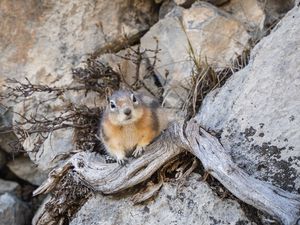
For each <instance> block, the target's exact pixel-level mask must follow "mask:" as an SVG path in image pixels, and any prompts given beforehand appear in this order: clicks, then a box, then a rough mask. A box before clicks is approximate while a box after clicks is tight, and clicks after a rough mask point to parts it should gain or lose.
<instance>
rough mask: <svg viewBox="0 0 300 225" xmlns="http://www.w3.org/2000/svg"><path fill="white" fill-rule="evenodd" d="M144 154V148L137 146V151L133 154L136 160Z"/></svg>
mask: <svg viewBox="0 0 300 225" xmlns="http://www.w3.org/2000/svg"><path fill="white" fill-rule="evenodd" d="M143 152H144V147H141V146H137V147H136V149H135V150H134V152H133V153H132V155H133V157H134V158H137V157H139V156H140V155H142V154H143Z"/></svg>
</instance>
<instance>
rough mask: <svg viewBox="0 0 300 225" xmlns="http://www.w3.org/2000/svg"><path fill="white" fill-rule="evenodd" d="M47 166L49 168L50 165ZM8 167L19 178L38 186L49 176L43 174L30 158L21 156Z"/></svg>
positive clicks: (9, 163) (8, 164)
mask: <svg viewBox="0 0 300 225" xmlns="http://www.w3.org/2000/svg"><path fill="white" fill-rule="evenodd" d="M48 157H49V156H48ZM50 158H51V157H50ZM47 166H49V164H47ZM7 167H8V168H9V169H10V171H12V172H13V173H14V174H15V175H17V176H18V177H19V178H21V179H23V180H26V181H28V182H29V183H31V184H34V185H37V186H38V185H41V184H42V183H43V181H44V180H46V178H47V174H46V173H43V172H41V171H40V170H39V168H38V167H37V166H36V165H35V164H33V162H32V161H31V160H30V159H29V158H28V157H23V156H20V157H18V158H14V159H13V160H11V161H10V162H8V163H7ZM49 167H50V166H49Z"/></svg>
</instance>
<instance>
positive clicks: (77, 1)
mask: <svg viewBox="0 0 300 225" xmlns="http://www.w3.org/2000/svg"><path fill="white" fill-rule="evenodd" d="M0 19H1V21H2V23H1V25H0V37H1V41H0V77H3V76H4V77H10V78H13V77H17V78H23V77H24V76H27V77H30V78H31V81H32V82H35V81H40V80H42V79H43V82H44V83H47V84H50V83H53V82H56V81H57V80H58V79H65V76H66V73H70V69H71V68H72V67H74V65H77V64H79V63H80V62H81V61H82V60H83V58H85V57H86V56H87V55H88V54H92V53H95V52H98V51H99V52H101V51H105V49H107V48H108V47H109V46H110V47H111V48H116V50H117V49H118V48H120V47H121V46H122V45H123V44H124V43H125V40H124V34H126V35H127V37H128V39H129V41H133V40H136V39H137V38H138V37H139V35H140V34H141V33H142V32H144V31H146V30H147V29H149V27H150V25H151V24H153V23H154V22H155V21H156V20H157V12H156V5H155V4H154V2H152V1H144V0H143V1H140V0H134V1H129V0H126V1H123V0H114V1H105V0H99V1H92V2H91V1H88V0H86V1H81V0H71V1H63V0H59V1H56V0H51V1H46V2H36V1H34V0H29V1H17V2H12V1H10V0H4V1H1V3H0ZM35 83H36V82H35Z"/></svg>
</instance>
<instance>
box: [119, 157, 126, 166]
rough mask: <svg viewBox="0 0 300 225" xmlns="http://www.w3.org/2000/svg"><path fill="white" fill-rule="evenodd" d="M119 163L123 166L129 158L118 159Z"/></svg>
mask: <svg viewBox="0 0 300 225" xmlns="http://www.w3.org/2000/svg"><path fill="white" fill-rule="evenodd" d="M117 163H118V164H119V165H121V166H125V165H126V164H127V163H128V160H127V158H122V159H117Z"/></svg>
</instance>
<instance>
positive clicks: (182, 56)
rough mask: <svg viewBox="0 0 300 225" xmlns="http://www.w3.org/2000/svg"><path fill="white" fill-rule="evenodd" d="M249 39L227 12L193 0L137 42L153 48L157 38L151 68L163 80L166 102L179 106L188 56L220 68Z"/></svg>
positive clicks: (188, 67) (189, 72)
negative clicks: (153, 68)
mask: <svg viewBox="0 0 300 225" xmlns="http://www.w3.org/2000/svg"><path fill="white" fill-rule="evenodd" d="M249 39H250V36H249V35H248V33H247V31H246V29H245V28H244V26H243V24H242V23H241V22H239V21H238V20H236V19H235V18H233V17H232V16H231V15H229V14H227V13H225V12H224V11H222V10H219V9H218V8H216V7H215V6H213V5H211V4H208V3H205V2H196V3H194V4H193V5H192V7H191V8H189V9H184V8H182V7H179V6H176V7H174V9H173V10H172V11H171V12H169V13H168V14H167V15H166V16H165V18H163V19H161V20H159V21H158V22H157V23H156V24H155V25H154V26H152V27H151V29H150V31H149V32H147V33H146V34H145V35H144V36H143V37H142V39H141V45H142V47H143V48H144V49H153V50H154V49H156V44H157V42H156V40H158V47H159V49H160V52H159V53H158V54H157V58H158V59H159V60H158V61H157V64H156V68H155V69H156V72H157V74H158V75H159V76H160V79H161V80H162V83H163V84H164V83H166V87H165V96H166V97H167V99H166V102H167V103H169V104H170V105H171V106H173V107H180V101H179V100H180V99H181V100H183V101H184V100H185V99H186V98H185V97H186V95H187V93H186V92H185V88H189V85H188V83H189V82H187V80H189V79H190V77H191V75H192V69H193V65H194V64H195V62H193V60H192V58H194V59H196V60H197V61H198V60H199V61H201V62H202V63H203V62H207V63H208V64H210V65H211V66H213V67H214V68H215V69H216V70H221V69H223V68H224V67H230V65H232V63H233V61H234V60H235V59H236V57H237V56H238V55H241V54H242V52H243V51H244V50H245V49H246V48H247V44H248V41H249ZM148 56H150V57H152V56H153V55H152V54H148ZM152 60H153V59H152ZM197 63H199V62H197ZM182 86H183V87H184V88H183V87H182Z"/></svg>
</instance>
